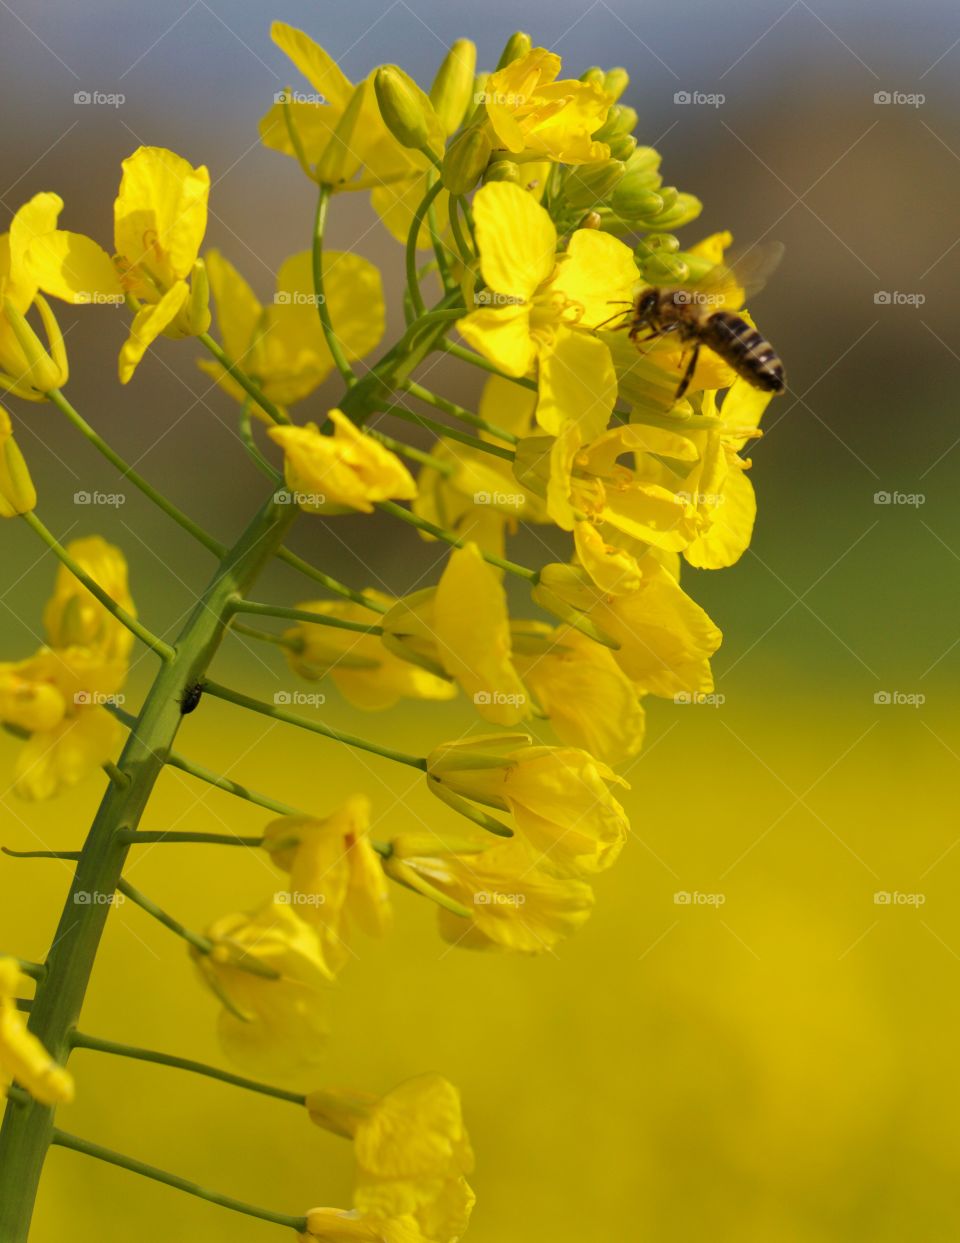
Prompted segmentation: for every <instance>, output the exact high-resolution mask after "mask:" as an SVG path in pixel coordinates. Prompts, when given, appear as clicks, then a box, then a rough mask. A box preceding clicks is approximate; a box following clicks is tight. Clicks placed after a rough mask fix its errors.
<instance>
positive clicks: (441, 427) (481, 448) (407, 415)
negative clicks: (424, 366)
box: [383, 405, 514, 462]
mask: <svg viewBox="0 0 960 1243" xmlns="http://www.w3.org/2000/svg"><path fill="white" fill-rule="evenodd" d="M383 413H384V414H392V415H393V417H394V418H396V419H402V420H403V421H404V423H413V424H414V425H415V426H417V427H424V428H426V429H427V430H428V431H431V432H435V433H436V434H437V435H438V436H441V437H443V438H445V439H447V440H455V441H457V443H458V444H461V445H468V446H469V447H470V448H471V449H476V450H477V451H478V452H480V453H489V454H490V455H491V457H499V458H504V459H505V460H506V461H508V462H512V461H513V457H514V454H513V450H512V449H508V448H506V446H505V445H495V444H491V443H490V442H489V441H488V440H479V439H478V438H477V437H476V436H471V435H470V434H469V432H462V431H461V430H460V429H459V428H458V427H451V426H450V425H449V424H448V423H439V422H438V421H437V420H436V419H430V418H427V416H426V415H425V414H417V413H416V411H414V410H408V409H407V408H406V406H401V405H393V406H387V408H386V410H384V412H383Z"/></svg>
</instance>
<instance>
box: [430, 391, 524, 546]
mask: <svg viewBox="0 0 960 1243" xmlns="http://www.w3.org/2000/svg"><path fill="white" fill-rule="evenodd" d="M536 404H537V397H536V394H535V393H533V392H531V391H530V390H529V389H525V388H521V387H520V386H519V385H517V384H513V383H512V382H511V381H509V380H504V379H502V378H501V377H500V376H491V377H490V379H489V380H488V381H487V383H486V384H485V385H484V389H483V395H482V396H481V398H480V405H479V408H478V413H479V414H480V417H481V418H483V419H485V420H487V421H488V422H489V423H492V424H494V425H495V426H497V427H500V428H502V429H503V430H504V431H506V432H510V433H512V434H513V435H515V436H521V437H522V436H526V435H528V434H529V433H530V431H531V429H532V426H533V416H534V410H535V408H536ZM480 436H481V439H483V440H486V441H492V440H494V437H492V436H490V434H489V433H487V432H481V433H480ZM496 443H498V444H499V443H502V442H501V441H496ZM432 456H433V457H434V458H436V459H437V461H438V462H440V463H441V464H442V466H444V467H447V468H449V469H450V471H451V473H449V474H447V473H445V472H444V471H442V470H433V469H430V468H426V469H424V470H422V471H421V472H420V476H419V478H418V479H417V487H418V490H419V494H418V496H417V499H416V500H415V501H414V503H413V511H414V513H415V514H417V515H418V516H419V517H421V518H425V519H426V520H427V521H428V522H432V523H434V524H435V525H437V526H441V527H444V528H445V529H446V530H448V531H453V532H454V533H455V534H457V535H459V536H460V537H461V538H462V539H464V540H471V541H472V542H473V543H475V544H476V545H477V546H478V547H479V548H480V549H482V550H483V552H490V553H494V554H497V555H499V556H503V554H504V537H505V534H506V533H507V532H509V533H510V534H515V533H516V531H517V529H518V524H519V523H520V522H546V521H547V520H548V519H547V514H546V508H545V506H544V503H543V501H542V500H541V499H540V498H539V497H538V496H536V495H535V494H534V493H533V492H531V491H529V490H528V489H526V488H524V487H522V486H521V485H520V484H518V482H517V479H516V476H515V475H514V474H513V471H512V469H511V465H512V464H511V463H510V462H509V461H507V460H505V459H504V458H500V457H494V456H492V455H491V454H489V453H485V452H484V451H483V450H482V449H472V448H470V447H469V446H467V445H463V444H459V443H458V442H457V441H454V440H445V439H443V438H442V437H441V438H440V439H439V440H438V441H437V443H436V444H435V445H434V447H433V450H432ZM421 535H423V538H424V539H427V540H432V539H433V538H434V537H433V536H432V535H428V534H426V533H424V532H421Z"/></svg>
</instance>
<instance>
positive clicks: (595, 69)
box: [580, 65, 605, 90]
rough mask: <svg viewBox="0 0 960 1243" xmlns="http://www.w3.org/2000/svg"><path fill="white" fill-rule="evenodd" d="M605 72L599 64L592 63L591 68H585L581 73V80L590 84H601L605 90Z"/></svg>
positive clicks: (601, 87)
mask: <svg viewBox="0 0 960 1243" xmlns="http://www.w3.org/2000/svg"><path fill="white" fill-rule="evenodd" d="M604 77H605V75H604V72H603V70H602V69H601V68H600V67H599V65H591V67H590V68H589V69H585V70H584V71H583V73H581V75H580V81H581V82H586V83H587V84H588V85H590V86H599V87H600V89H601V90H603V82H604Z"/></svg>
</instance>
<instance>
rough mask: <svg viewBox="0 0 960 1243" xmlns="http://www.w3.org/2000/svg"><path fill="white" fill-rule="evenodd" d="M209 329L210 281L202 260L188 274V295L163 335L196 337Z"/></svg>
mask: <svg viewBox="0 0 960 1243" xmlns="http://www.w3.org/2000/svg"><path fill="white" fill-rule="evenodd" d="M209 327H210V281H209V279H208V277H207V267H206V264H205V263H204V262H203V260H202V259H198V260H197V261H196V263H194V265H193V271H192V272H191V274H190V295H189V297H188V298H187V300H186V302H185V303H184V304H183V306H182V307H181V308H180V310H179V311H178V313H177V316H176V318H175V319H174V321H173V323H172V324H171V325H170V328H169V329H167V332H166V333H165V335H167V336H172V337H198V336H199V335H200V333H201V332H206V331H207V329H208V328H209Z"/></svg>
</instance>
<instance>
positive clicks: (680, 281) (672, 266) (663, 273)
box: [641, 253, 690, 285]
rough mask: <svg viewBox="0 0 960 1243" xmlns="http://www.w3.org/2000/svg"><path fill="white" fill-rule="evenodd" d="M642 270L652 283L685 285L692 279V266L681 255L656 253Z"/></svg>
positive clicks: (645, 278)
mask: <svg viewBox="0 0 960 1243" xmlns="http://www.w3.org/2000/svg"><path fill="white" fill-rule="evenodd" d="M641 270H642V272H643V278H644V280H647V281H649V282H650V284H651V285H685V284H686V283H687V282H688V281H689V279H690V266H689V264H688V263H686V262H685V261H684V260H683V259H681V258H680V256H679V255H670V254H666V253H663V254H659V255H654V256H653V257H652V258H650V259H648V260H647V261H646V262H645V263H644V264H643V267H642V269H641Z"/></svg>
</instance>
